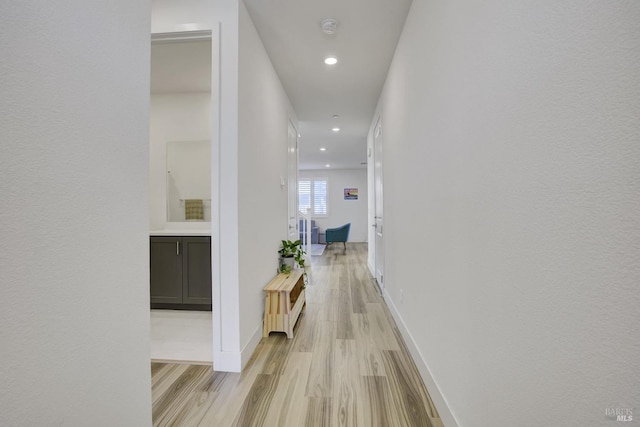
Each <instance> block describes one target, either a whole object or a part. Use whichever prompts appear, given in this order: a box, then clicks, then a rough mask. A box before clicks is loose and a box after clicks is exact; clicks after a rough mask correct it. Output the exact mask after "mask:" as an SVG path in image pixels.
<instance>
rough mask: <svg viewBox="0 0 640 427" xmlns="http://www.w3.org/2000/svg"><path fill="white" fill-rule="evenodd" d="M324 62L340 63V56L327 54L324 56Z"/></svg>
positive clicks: (328, 63)
mask: <svg viewBox="0 0 640 427" xmlns="http://www.w3.org/2000/svg"><path fill="white" fill-rule="evenodd" d="M324 63H325V64H327V65H336V64H337V63H338V58H336V57H335V56H327V57H326V58H324Z"/></svg>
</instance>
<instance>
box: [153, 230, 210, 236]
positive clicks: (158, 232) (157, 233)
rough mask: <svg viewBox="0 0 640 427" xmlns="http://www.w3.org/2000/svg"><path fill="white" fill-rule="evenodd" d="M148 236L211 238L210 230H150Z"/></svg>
mask: <svg viewBox="0 0 640 427" xmlns="http://www.w3.org/2000/svg"><path fill="white" fill-rule="evenodd" d="M149 236H211V230H204V229H202V230H199V229H188V228H185V229H171V228H170V229H166V230H151V231H150V232H149Z"/></svg>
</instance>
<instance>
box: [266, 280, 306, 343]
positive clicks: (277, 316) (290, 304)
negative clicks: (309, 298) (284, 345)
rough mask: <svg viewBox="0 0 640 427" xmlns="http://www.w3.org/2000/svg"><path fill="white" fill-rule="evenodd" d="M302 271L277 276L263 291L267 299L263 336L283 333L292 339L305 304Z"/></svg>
mask: <svg viewBox="0 0 640 427" xmlns="http://www.w3.org/2000/svg"><path fill="white" fill-rule="evenodd" d="M303 288H304V276H303V270H293V271H292V272H291V273H280V274H278V275H277V276H276V277H275V278H274V279H273V280H272V281H271V282H269V284H268V285H267V286H265V288H264V290H265V292H266V293H267V299H266V302H265V305H264V330H263V336H265V337H268V336H269V333H270V332H273V331H277V332H284V333H286V334H287V338H289V339H292V338H293V327H294V325H295V324H296V321H297V320H298V317H300V313H301V312H302V309H303V308H304V305H305V304H306V300H305V294H304V289H303Z"/></svg>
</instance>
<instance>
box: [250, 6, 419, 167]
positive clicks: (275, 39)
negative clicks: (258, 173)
mask: <svg viewBox="0 0 640 427" xmlns="http://www.w3.org/2000/svg"><path fill="white" fill-rule="evenodd" d="M244 2H245V4H246V6H247V9H248V10H249V14H250V15H251V19H252V20H253V22H254V24H255V26H256V28H257V30H258V33H259V34H260V37H261V38H262V41H263V43H264V45H265V48H266V50H267V53H268V54H269V57H270V58H271V61H272V62H273V65H274V67H275V69H276V71H277V73H278V75H279V76H280V80H281V81H282V84H283V86H284V88H285V91H286V92H287V95H288V96H289V99H290V100H291V103H292V104H293V107H294V109H295V111H296V114H297V115H298V120H299V123H300V125H299V127H300V129H299V132H300V134H301V136H302V137H301V139H300V168H301V169H324V168H325V164H330V165H331V168H332V169H334V168H360V167H366V166H365V165H362V163H366V161H367V153H366V138H367V133H368V130H369V126H370V124H371V121H372V120H373V114H374V112H375V107H376V104H377V101H378V97H379V96H380V92H381V90H382V86H383V84H384V79H385V77H386V75H387V71H388V69H389V64H390V63H391V58H392V56H393V52H394V50H395V47H396V45H397V42H398V38H399V37H400V33H401V31H402V27H403V26H404V21H405V19H406V17H407V14H408V12H409V8H410V6H411V0H315V1H308V0H307V1H305V0H244ZM326 18H333V19H335V20H337V21H338V27H337V31H336V33H335V34H333V35H327V34H325V33H323V32H322V30H321V27H320V24H321V22H322V21H323V20H324V19H326ZM328 55H334V56H336V57H337V58H338V61H339V62H338V64H337V65H334V66H328V65H325V64H324V62H323V60H324V58H325V57H326V56H328ZM334 114H337V115H339V116H340V117H339V118H337V119H334V118H332V116H333V115H334ZM333 127H339V128H340V129H341V130H340V132H338V133H334V132H332V131H331V128H333ZM320 147H325V148H326V149H327V151H325V152H321V151H320Z"/></svg>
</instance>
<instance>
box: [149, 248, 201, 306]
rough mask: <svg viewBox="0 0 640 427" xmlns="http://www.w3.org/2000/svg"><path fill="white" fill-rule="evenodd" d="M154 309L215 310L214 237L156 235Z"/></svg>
mask: <svg viewBox="0 0 640 427" xmlns="http://www.w3.org/2000/svg"><path fill="white" fill-rule="evenodd" d="M150 264H151V271H150V279H151V280H150V281H151V287H150V288H151V308H169V309H188V310H211V237H208V236H175V237H174V236H171V237H169V236H152V237H151V243H150Z"/></svg>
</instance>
